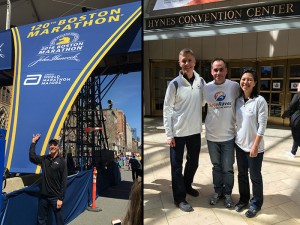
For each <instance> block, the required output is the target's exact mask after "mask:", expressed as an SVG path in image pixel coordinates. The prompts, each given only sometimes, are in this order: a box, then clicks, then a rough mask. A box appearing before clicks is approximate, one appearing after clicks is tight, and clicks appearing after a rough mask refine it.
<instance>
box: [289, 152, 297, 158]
mask: <svg viewBox="0 0 300 225" xmlns="http://www.w3.org/2000/svg"><path fill="white" fill-rule="evenodd" d="M288 155H289V156H290V157H292V158H295V157H296V155H294V154H293V153H292V152H288Z"/></svg>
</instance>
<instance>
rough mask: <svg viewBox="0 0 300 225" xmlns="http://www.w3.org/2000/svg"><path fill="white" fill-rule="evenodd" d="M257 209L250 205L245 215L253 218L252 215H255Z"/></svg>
mask: <svg viewBox="0 0 300 225" xmlns="http://www.w3.org/2000/svg"><path fill="white" fill-rule="evenodd" d="M258 211H259V209H254V208H252V207H250V208H249V209H248V211H247V212H246V213H245V215H246V216H247V217H248V218H253V217H254V216H256V214H257V213H258Z"/></svg>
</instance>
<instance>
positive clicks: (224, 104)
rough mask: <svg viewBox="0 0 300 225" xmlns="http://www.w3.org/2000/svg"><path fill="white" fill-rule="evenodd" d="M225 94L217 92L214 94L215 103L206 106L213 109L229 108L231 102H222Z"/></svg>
mask: <svg viewBox="0 0 300 225" xmlns="http://www.w3.org/2000/svg"><path fill="white" fill-rule="evenodd" d="M225 98H226V94H225V93H224V92H223V91H218V92H216V93H215V94H214V99H215V100H216V102H214V103H210V104H208V107H215V108H231V102H224V100H225Z"/></svg>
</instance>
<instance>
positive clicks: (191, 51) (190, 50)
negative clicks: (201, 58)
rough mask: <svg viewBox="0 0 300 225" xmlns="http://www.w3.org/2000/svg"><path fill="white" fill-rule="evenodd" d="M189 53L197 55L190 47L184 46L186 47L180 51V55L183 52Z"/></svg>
mask: <svg viewBox="0 0 300 225" xmlns="http://www.w3.org/2000/svg"><path fill="white" fill-rule="evenodd" d="M187 53H189V54H191V55H192V56H194V57H195V54H194V52H193V50H192V49H190V48H184V49H182V50H181V51H180V52H179V55H183V54H187Z"/></svg>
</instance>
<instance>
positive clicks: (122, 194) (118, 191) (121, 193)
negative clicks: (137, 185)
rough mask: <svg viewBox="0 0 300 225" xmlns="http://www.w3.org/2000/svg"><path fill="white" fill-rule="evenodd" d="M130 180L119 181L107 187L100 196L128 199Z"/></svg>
mask: <svg viewBox="0 0 300 225" xmlns="http://www.w3.org/2000/svg"><path fill="white" fill-rule="evenodd" d="M132 184H133V182H132V181H121V182H120V183H119V184H118V185H116V186H113V187H109V188H108V189H107V190H105V191H103V193H102V194H101V197H107V198H117V199H127V200H128V199H129V195H130V190H131V186H132Z"/></svg>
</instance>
